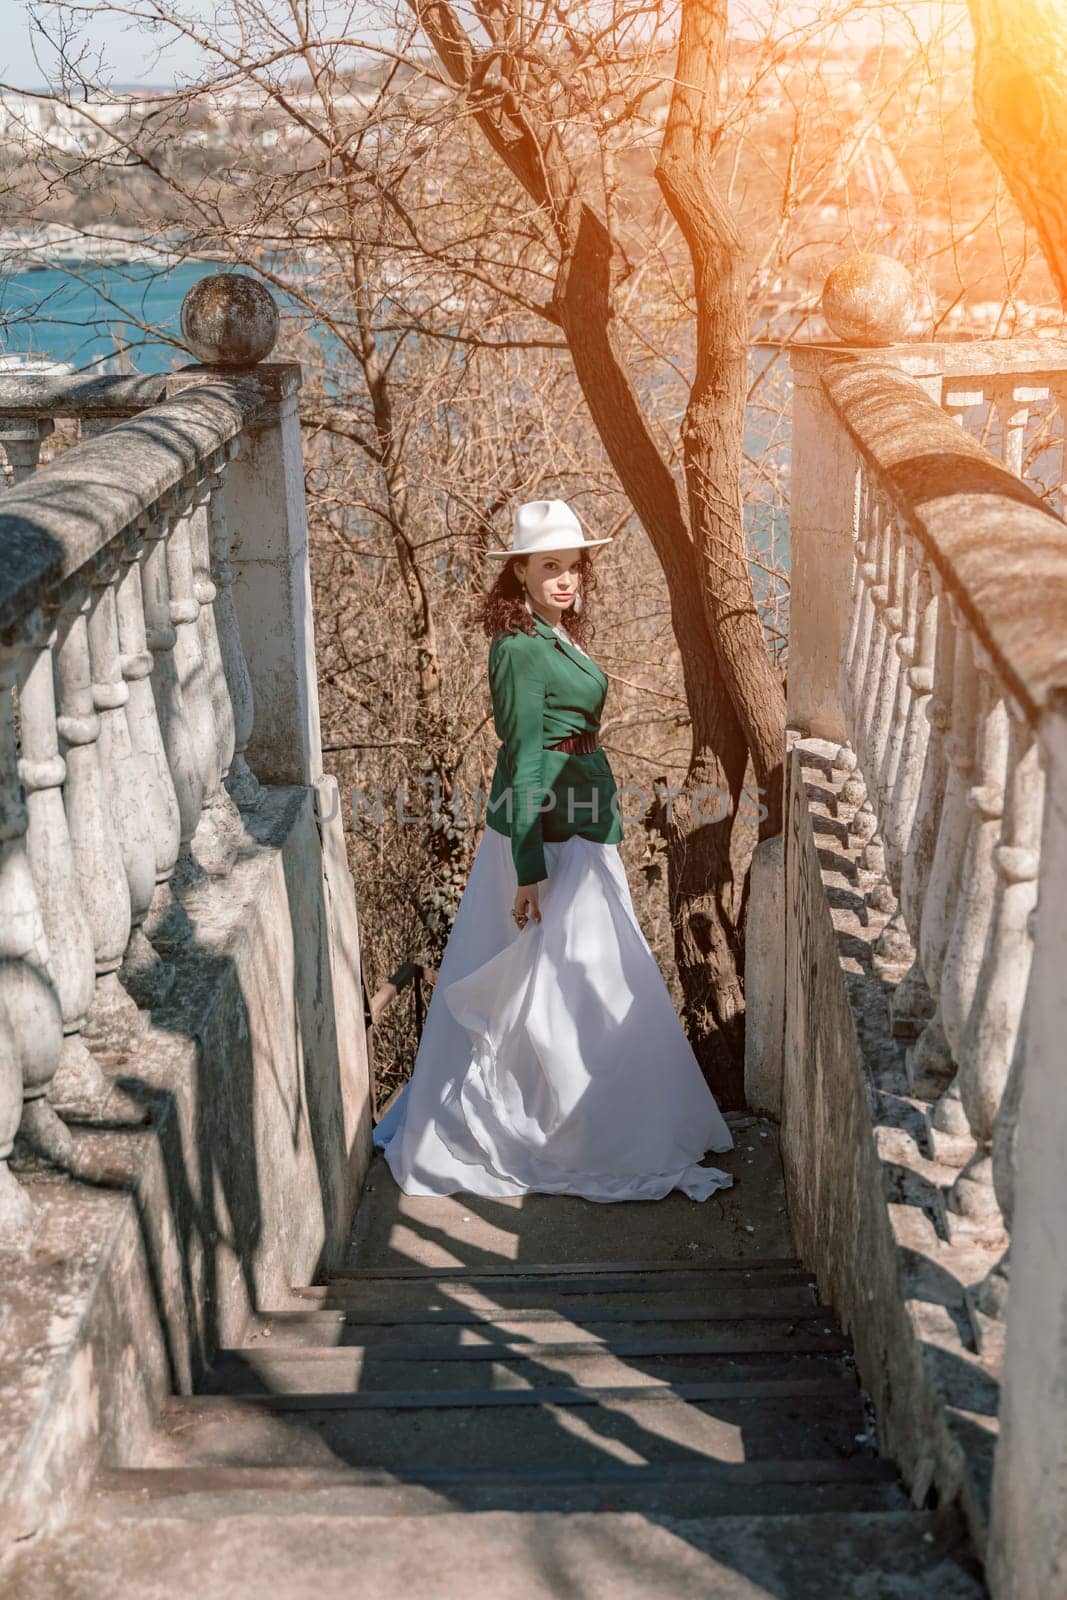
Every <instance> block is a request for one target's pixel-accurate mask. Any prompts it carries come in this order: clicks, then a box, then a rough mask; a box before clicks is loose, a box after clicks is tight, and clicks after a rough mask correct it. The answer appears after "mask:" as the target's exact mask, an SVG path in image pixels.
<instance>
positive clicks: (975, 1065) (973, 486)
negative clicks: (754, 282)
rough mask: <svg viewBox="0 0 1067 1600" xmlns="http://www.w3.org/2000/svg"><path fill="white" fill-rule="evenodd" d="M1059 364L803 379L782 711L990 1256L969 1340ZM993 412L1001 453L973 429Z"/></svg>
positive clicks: (1025, 968) (1032, 731)
mask: <svg viewBox="0 0 1067 1600" xmlns="http://www.w3.org/2000/svg"><path fill="white" fill-rule="evenodd" d="M1063 357H1064V351H1063V350H1062V347H1057V348H1056V349H1055V350H1050V349H1049V348H1048V347H1047V346H1046V345H1043V344H1041V343H1040V342H1037V341H1035V342H1034V348H1032V349H1031V348H1029V347H1026V348H1024V349H1021V350H1020V349H1018V348H1014V350H1013V346H1011V345H1000V346H999V347H998V346H996V345H993V346H989V347H986V346H983V347H981V348H978V347H974V346H964V347H958V346H953V345H948V346H945V347H936V348H935V347H930V348H929V349H927V350H924V349H923V348H922V347H915V346H913V347H903V348H901V349H898V350H894V351H893V352H881V351H880V352H878V353H877V355H876V354H874V353H873V352H872V353H871V354H870V355H868V356H858V355H856V354H855V353H853V354H852V355H851V356H846V357H845V358H841V357H840V356H837V357H835V356H834V355H832V354H831V353H829V352H827V353H825V355H824V356H823V357H822V358H821V359H819V360H818V361H817V362H816V363H812V362H811V358H810V357H804V358H802V362H801V365H802V366H803V364H804V361H807V362H808V363H809V364H808V368H807V372H806V374H802V375H801V382H800V383H798V408H797V418H796V436H795V449H796V458H795V463H794V495H793V511H794V516H793V535H794V619H793V633H792V638H791V656H790V708H789V711H790V723H791V726H793V727H794V728H795V729H797V730H799V731H800V732H801V733H808V734H814V735H816V736H819V737H825V738H828V739H831V740H833V741H835V742H839V743H840V750H839V754H838V757H837V760H836V763H835V764H836V765H837V766H838V768H839V770H844V771H846V772H850V773H851V777H850V779H849V781H848V783H847V784H846V785H845V789H844V791H843V798H844V799H845V801H846V802H847V803H848V805H849V808H850V812H851V815H850V816H849V818H848V828H849V833H850V836H851V838H852V840H853V841H854V842H857V843H862V844H864V845H865V849H864V852H863V856H862V879H863V882H862V885H861V887H862V888H863V890H864V892H865V896H866V900H867V903H868V905H869V906H870V907H872V909H874V910H876V911H877V912H878V913H880V914H881V915H883V916H887V917H888V921H887V922H886V924H885V927H884V930H883V932H882V934H881V936H880V938H879V940H878V944H877V947H876V957H877V960H878V963H879V970H880V972H881V974H882V976H883V978H885V979H886V980H887V982H888V984H889V987H890V991H891V995H892V998H891V1002H890V1010H891V1016H892V1022H893V1031H894V1033H895V1034H896V1035H897V1036H898V1037H902V1038H905V1039H912V1040H913V1041H914V1042H913V1043H912V1044H911V1046H910V1048H909V1050H908V1053H907V1060H908V1075H909V1080H910V1083H911V1087H912V1091H913V1093H914V1094H915V1096H916V1097H917V1098H918V1099H920V1100H924V1101H926V1102H927V1111H926V1124H927V1136H928V1142H929V1146H930V1155H931V1156H932V1157H933V1158H935V1159H936V1160H937V1161H939V1162H941V1163H943V1164H944V1165H946V1166H949V1167H952V1168H955V1169H956V1171H957V1176H956V1179H955V1182H954V1183H953V1184H952V1185H951V1188H950V1189H949V1190H948V1192H947V1194H946V1196H945V1206H944V1220H945V1225H946V1227H947V1229H948V1233H949V1237H950V1239H952V1240H953V1241H954V1242H958V1243H960V1244H961V1246H965V1247H969V1246H972V1245H973V1246H975V1247H984V1248H986V1249H987V1250H988V1251H989V1252H990V1255H991V1259H992V1260H994V1261H995V1265H994V1266H993V1267H992V1269H991V1271H990V1272H989V1274H988V1276H987V1277H986V1279H985V1281H984V1283H983V1284H982V1286H981V1288H980V1290H979V1291H978V1292H977V1293H976V1294H975V1295H974V1297H973V1306H972V1311H973V1316H974V1320H975V1323H976V1334H977V1336H978V1338H979V1339H980V1340H981V1338H982V1332H983V1325H987V1326H989V1327H990V1330H992V1328H993V1327H995V1326H996V1325H997V1324H998V1323H999V1320H1000V1319H1001V1318H1002V1316H1003V1313H1004V1308H1005V1303H1006V1292H1007V1259H1008V1257H1007V1248H1008V1242H1009V1237H1010V1230H1011V1226H1012V1213H1013V1161H1012V1152H1013V1147H1014V1140H1015V1133H1016V1119H1017V1115H1018V1106H1019V1094H1020V1083H1021V1077H1022V1072H1023V1067H1024V1056H1025V1038H1024V1030H1023V1028H1022V1021H1023V1014H1024V1006H1025V1002H1026V997H1027V985H1028V980H1029V974H1030V966H1031V955H1032V948H1033V914H1034V910H1035V905H1036V902H1037V897H1038V889H1039V885H1040V883H1041V870H1042V869H1041V851H1042V836H1043V827H1044V826H1048V825H1051V823H1049V822H1048V821H1047V819H1046V811H1045V783H1044V770H1043V766H1044V763H1043V759H1042V730H1043V727H1044V720H1045V718H1046V716H1047V714H1048V713H1049V712H1050V710H1051V709H1053V708H1054V707H1055V706H1056V705H1057V704H1058V703H1059V696H1060V695H1061V692H1062V691H1063V690H1064V689H1065V688H1067V524H1065V523H1064V522H1063V521H1062V520H1061V518H1060V516H1059V515H1057V514H1056V513H1055V512H1054V511H1053V510H1052V509H1051V508H1050V504H1049V503H1047V500H1046V499H1043V498H1042V497H1041V496H1039V494H1038V493H1035V492H1034V490H1033V489H1032V488H1031V487H1030V486H1029V485H1028V484H1027V482H1025V481H1024V480H1023V476H1022V474H1023V473H1024V471H1025V470H1026V468H1027V466H1028V464H1032V461H1028V457H1027V454H1026V452H1025V451H1024V448H1023V441H1024V437H1030V436H1031V435H1028V434H1027V430H1028V428H1032V421H1033V408H1034V407H1035V406H1036V405H1038V404H1039V403H1041V402H1049V403H1050V404H1054V403H1055V402H1056V401H1057V400H1058V399H1059V397H1060V396H1061V395H1064V394H1067V360H1064V359H1063ZM998 358H999V361H1000V363H1001V364H1000V366H999V368H998V367H997V366H996V364H995V363H996V362H997V360H998ZM805 376H806V378H807V384H806V386H805V385H804V381H803V380H804V377H805ZM976 413H977V414H976ZM991 418H992V424H993V425H992V432H993V434H994V435H995V437H996V440H997V442H998V444H999V448H1000V453H1001V457H1002V459H1000V460H998V459H996V458H995V457H994V455H993V454H991V453H990V451H989V450H987V449H986V448H985V447H984V445H983V444H982V443H981V442H979V439H978V438H975V437H973V436H972V433H971V432H970V431H969V428H970V426H971V425H972V424H977V426H978V427H979V429H980V431H981V432H983V433H984V434H985V435H986V436H987V437H988V436H989V435H990V432H991V424H990V419H991ZM1056 475H1058V476H1059V477H1060V478H1062V472H1061V471H1060V468H1059V467H1058V466H1057V468H1056ZM1059 487H1060V485H1059V484H1057V485H1055V488H1056V489H1057V491H1058V489H1059ZM1050 498H1051V497H1050ZM1050 799H1054V797H1052V796H1050ZM1059 799H1060V801H1061V803H1062V801H1063V796H1060V797H1059ZM1054 810H1055V807H1054V806H1050V813H1051V812H1052V811H1054ZM1053 820H1054V819H1053ZM993 1337H994V1335H993V1333H992V1331H990V1338H993ZM997 1337H999V1336H997Z"/></svg>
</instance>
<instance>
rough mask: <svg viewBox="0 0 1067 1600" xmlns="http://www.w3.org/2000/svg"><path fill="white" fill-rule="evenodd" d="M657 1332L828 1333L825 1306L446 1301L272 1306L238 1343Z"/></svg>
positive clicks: (543, 1338) (545, 1338) (573, 1338)
mask: <svg viewBox="0 0 1067 1600" xmlns="http://www.w3.org/2000/svg"><path fill="white" fill-rule="evenodd" d="M657 1329H662V1330H664V1331H669V1332H670V1333H671V1335H672V1336H679V1337H680V1336H683V1335H684V1336H685V1337H689V1338H700V1337H701V1336H704V1335H708V1334H710V1333H712V1332H714V1333H716V1334H718V1335H719V1336H720V1337H722V1338H729V1339H732V1340H736V1339H747V1340H749V1341H752V1342H756V1341H762V1340H765V1339H767V1338H768V1337H781V1336H783V1335H785V1334H788V1333H790V1332H792V1331H794V1330H795V1331H797V1332H801V1333H804V1334H807V1335H822V1336H824V1337H829V1336H831V1335H832V1334H833V1333H834V1332H835V1328H834V1319H833V1312H832V1311H831V1310H830V1309H829V1307H828V1306H809V1307H806V1308H797V1309H789V1308H777V1307H767V1306H764V1307H763V1308H762V1309H760V1310H759V1311H752V1312H750V1313H749V1314H747V1315H745V1314H742V1313H739V1312H738V1311H737V1310H736V1309H735V1308H733V1307H729V1308H728V1307H724V1306H704V1307H694V1306H691V1305H688V1304H679V1303H677V1302H671V1303H670V1304H668V1305H656V1306H621V1307H620V1306H603V1305H593V1306H588V1307H571V1306H568V1308H567V1311H566V1312H565V1313H564V1312H563V1311H562V1310H560V1309H558V1308H556V1307H552V1306H543V1307H536V1308H527V1309H525V1310H521V1311H513V1310H510V1309H503V1308H502V1307H500V1306H491V1307H487V1308H486V1309H485V1310H484V1311H480V1310H478V1309H477V1308H476V1307H474V1306H452V1307H449V1308H443V1309H439V1310H416V1309H405V1308H398V1309H397V1310H396V1311H393V1312H386V1311H379V1312H370V1311H365V1310H363V1309H360V1310H358V1311H353V1310H342V1309H336V1308H331V1309H323V1310H316V1311H272V1312H264V1313H261V1314H260V1315H258V1316H253V1317H250V1318H249V1321H248V1324H247V1327H246V1329H245V1343H246V1344H258V1343H259V1342H260V1341H261V1340H262V1339H279V1340H282V1341H283V1342H284V1343H286V1344H309V1345H328V1344H334V1345H336V1344H365V1345H372V1344H375V1343H389V1344H392V1343H395V1342H397V1341H407V1340H409V1339H411V1338H412V1337H417V1338H420V1339H425V1340H427V1341H429V1340H431V1339H432V1338H433V1337H434V1336H436V1337H437V1338H438V1339H439V1341H440V1342H442V1343H444V1344H458V1343H460V1342H461V1340H462V1337H463V1336H464V1335H466V1336H468V1340H469V1342H473V1343H480V1342H487V1341H489V1342H495V1343H502V1342H519V1341H524V1342H525V1341H530V1340H533V1341H536V1342H537V1343H539V1344H553V1343H556V1342H563V1343H572V1342H573V1343H578V1342H581V1341H582V1340H585V1339H598V1340H600V1341H604V1340H610V1341H611V1342H612V1343H615V1342H617V1341H618V1340H619V1339H622V1338H635V1337H637V1336H639V1335H640V1334H643V1335H645V1336H647V1335H648V1334H650V1333H652V1332H654V1331H655V1330H657Z"/></svg>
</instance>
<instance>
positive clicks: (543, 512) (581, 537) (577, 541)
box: [485, 500, 611, 561]
mask: <svg viewBox="0 0 1067 1600" xmlns="http://www.w3.org/2000/svg"><path fill="white" fill-rule="evenodd" d="M610 543H611V540H610V539H587V538H586V536H585V529H584V528H583V527H582V525H581V523H580V522H579V521H578V518H577V517H576V516H575V514H574V512H573V511H572V510H571V508H570V506H569V505H568V504H567V502H566V501H565V500H528V501H527V502H526V504H525V505H524V506H520V507H519V508H518V510H517V511H516V513H515V521H514V524H513V526H512V530H511V549H510V550H487V551H486V552H485V553H486V555H487V556H496V557H497V558H498V559H499V560H501V561H507V560H508V558H509V557H511V556H534V555H540V554H541V553H542V552H543V551H546V550H592V549H594V548H595V547H596V546H597V545H601V544H610Z"/></svg>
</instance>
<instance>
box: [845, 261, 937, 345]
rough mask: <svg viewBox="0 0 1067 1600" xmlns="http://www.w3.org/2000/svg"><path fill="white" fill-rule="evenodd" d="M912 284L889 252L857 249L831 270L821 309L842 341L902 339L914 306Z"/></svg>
mask: <svg viewBox="0 0 1067 1600" xmlns="http://www.w3.org/2000/svg"><path fill="white" fill-rule="evenodd" d="M917 303H918V296H917V293H916V289H915V283H914V280H913V279H912V276H911V273H910V272H909V271H908V269H907V267H906V266H904V264H903V263H902V262H900V261H896V260H894V258H893V257H892V256H882V255H875V254H873V253H871V252H866V251H864V252H859V253H857V254H856V255H853V256H849V257H848V258H847V259H846V260H845V261H842V262H841V263H840V264H839V265H838V266H836V267H835V268H834V270H833V272H831V274H830V276H829V277H828V278H827V280H826V286H825V288H824V289H823V292H822V313H823V316H824V317H825V318H826V321H827V324H828V326H829V328H830V331H831V333H834V334H836V335H837V337H838V338H839V339H841V340H842V341H843V342H844V343H845V344H862V345H886V344H897V343H899V341H900V340H902V339H905V338H907V335H908V330H909V328H910V327H911V324H912V319H913V318H914V316H915V312H916V309H917Z"/></svg>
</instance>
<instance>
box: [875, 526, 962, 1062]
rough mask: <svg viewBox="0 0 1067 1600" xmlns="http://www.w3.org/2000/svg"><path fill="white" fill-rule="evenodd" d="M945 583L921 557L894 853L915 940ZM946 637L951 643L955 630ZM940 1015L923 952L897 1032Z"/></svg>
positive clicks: (929, 841)
mask: <svg viewBox="0 0 1067 1600" xmlns="http://www.w3.org/2000/svg"><path fill="white" fill-rule="evenodd" d="M939 594H940V591H939V585H938V582H937V580H936V577H935V574H934V571H933V569H932V567H931V565H930V563H929V561H927V560H926V559H925V558H923V557H920V558H918V581H917V589H916V600H915V610H916V625H915V661H914V665H912V666H911V667H909V668H908V671H907V680H908V687H909V690H910V696H909V700H908V720H907V726H906V727H905V730H904V739H903V743H902V745H901V751H900V760H899V763H898V766H897V779H896V790H895V793H894V796H893V805H892V817H893V829H894V834H893V839H892V845H891V849H892V853H893V856H894V857H895V858H896V860H897V861H899V870H900V878H899V898H900V913H901V916H902V917H903V919H904V925H905V927H906V928H907V930H908V934H909V937H910V939H911V941H912V943H913V944H916V943H917V942H918V935H919V928H920V926H921V924H922V911H923V900H924V897H925V894H926V883H927V879H928V878H929V874H930V868H931V865H932V862H933V857H934V848H935V846H936V843H937V828H938V821H939V819H940V815H941V799H942V796H943V794H944V788H945V758H944V737H945V733H946V731H947V728H948V723H949V700H950V693H951V681H952V660H951V653H950V650H949V649H943V650H942V652H941V660H940V666H939V664H938V661H939V658H938V625H937V617H938V605H939ZM943 635H944V639H945V641H946V643H947V645H948V646H951V642H952V640H951V633H950V631H949V629H947V628H946V629H944V630H943ZM933 1014H934V1000H933V996H932V995H931V993H930V990H929V988H928V986H927V983H926V978H925V975H924V973H923V969H922V961H921V959H920V957H919V956H918V955H916V956H915V958H914V960H913V961H912V964H911V966H910V968H909V969H908V971H907V972H906V973H905V975H904V977H903V978H902V979H901V981H900V982H899V983H898V984H897V986H896V988H895V990H894V992H893V996H892V1000H891V1002H890V1015H891V1020H892V1027H893V1032H894V1034H895V1035H896V1036H897V1037H898V1038H915V1037H916V1035H917V1034H918V1033H919V1032H920V1031H921V1029H922V1026H923V1024H924V1023H926V1022H928V1021H929V1020H930V1019H931V1017H932V1016H933Z"/></svg>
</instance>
